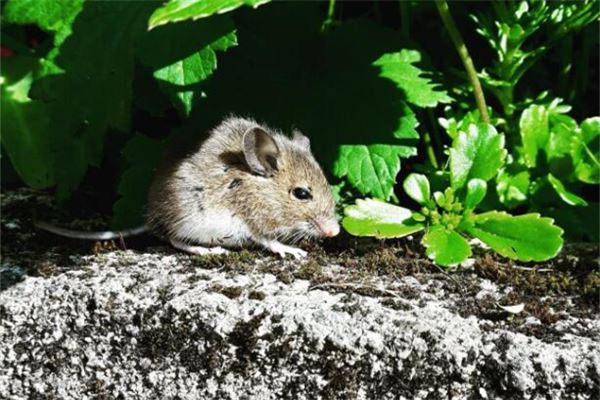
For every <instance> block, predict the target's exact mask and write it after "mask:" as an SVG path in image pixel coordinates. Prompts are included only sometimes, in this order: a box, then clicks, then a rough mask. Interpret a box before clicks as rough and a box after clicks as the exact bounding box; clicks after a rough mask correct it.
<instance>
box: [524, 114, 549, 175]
mask: <svg viewBox="0 0 600 400" xmlns="http://www.w3.org/2000/svg"><path fill="white" fill-rule="evenodd" d="M519 128H520V132H521V140H522V142H523V150H524V152H525V162H526V164H527V166H528V167H530V168H532V167H535V166H536V165H537V157H538V152H539V151H540V150H541V149H544V148H545V147H546V144H547V143H548V139H549V137H550V133H549V132H550V131H549V129H548V110H546V107H544V106H541V105H532V106H529V108H526V109H525V110H524V111H523V114H521V119H520V120H519Z"/></svg>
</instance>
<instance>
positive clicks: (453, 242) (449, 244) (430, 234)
mask: <svg viewBox="0 0 600 400" xmlns="http://www.w3.org/2000/svg"><path fill="white" fill-rule="evenodd" d="M422 243H423V245H424V246H425V247H426V248H427V250H426V254H427V256H428V257H429V258H431V259H432V260H433V261H434V262H435V263H436V264H438V265H442V266H445V267H447V266H451V265H456V264H460V263H461V262H463V261H465V260H466V259H467V257H469V256H470V255H471V246H469V242H467V240H466V239H465V238H464V237H462V236H461V235H460V234H458V233H457V232H456V231H450V230H448V229H446V228H444V227H443V226H441V225H434V226H432V227H431V228H430V229H429V230H428V231H427V232H426V233H425V236H423V241H422Z"/></svg>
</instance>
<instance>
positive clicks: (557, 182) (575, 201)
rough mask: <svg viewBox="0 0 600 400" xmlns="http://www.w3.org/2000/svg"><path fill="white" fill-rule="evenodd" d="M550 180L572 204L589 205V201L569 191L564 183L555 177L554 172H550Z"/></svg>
mask: <svg viewBox="0 0 600 400" xmlns="http://www.w3.org/2000/svg"><path fill="white" fill-rule="evenodd" d="M548 182H550V185H552V187H553V188H554V190H556V193H558V195H559V196H560V198H561V199H562V200H563V201H564V202H565V203H567V204H568V205H570V206H587V202H586V201H585V200H584V199H582V198H581V197H579V196H577V195H576V194H574V193H571V192H569V191H568V190H567V189H566V188H565V186H564V185H563V183H562V182H561V181H560V180H559V179H557V178H555V177H554V176H553V175H552V174H548Z"/></svg>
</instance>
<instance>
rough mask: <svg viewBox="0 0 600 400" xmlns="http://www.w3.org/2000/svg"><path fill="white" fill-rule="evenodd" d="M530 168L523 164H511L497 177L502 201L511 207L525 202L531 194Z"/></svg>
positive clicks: (497, 187)
mask: <svg viewBox="0 0 600 400" xmlns="http://www.w3.org/2000/svg"><path fill="white" fill-rule="evenodd" d="M529 184H530V182H529V170H528V169H527V167H526V166H524V165H521V164H510V165H507V166H506V167H505V168H503V169H501V170H500V173H499V174H498V177H497V178H496V192H497V193H498V197H499V199H500V202H501V203H502V204H504V205H505V206H507V207H509V208H513V207H516V206H518V205H520V204H523V203H524V202H525V201H526V200H527V196H529Z"/></svg>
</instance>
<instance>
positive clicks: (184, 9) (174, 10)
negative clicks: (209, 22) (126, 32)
mask: <svg viewBox="0 0 600 400" xmlns="http://www.w3.org/2000/svg"><path fill="white" fill-rule="evenodd" d="M269 1H270V0H170V1H169V2H168V3H167V4H165V5H164V6H162V7H160V8H159V9H157V10H156V11H154V13H153V14H152V15H151V16H150V20H149V21H148V29H153V28H156V27H157V26H159V25H163V24H166V23H168V22H179V21H185V20H187V19H194V20H196V19H199V18H206V17H210V16H211V15H213V14H222V13H226V12H229V11H232V10H235V9H236V8H238V7H240V6H242V5H248V6H252V7H254V8H256V7H258V6H260V5H262V4H265V3H268V2H269Z"/></svg>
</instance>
